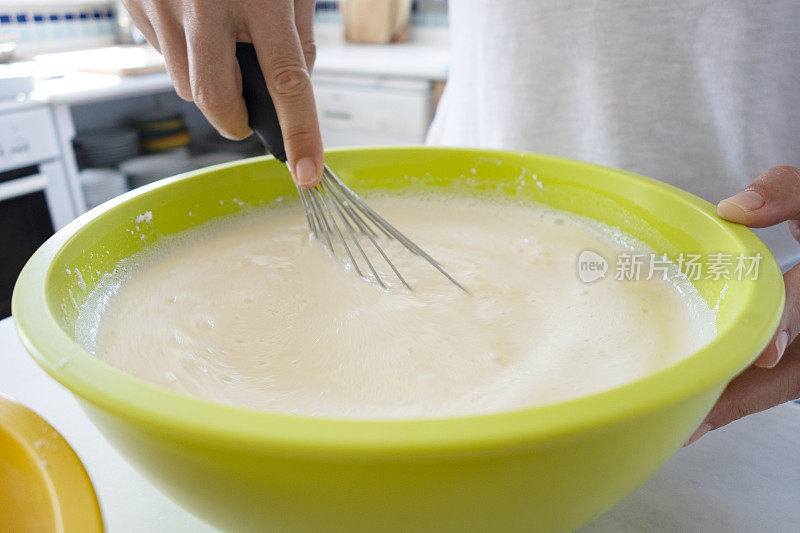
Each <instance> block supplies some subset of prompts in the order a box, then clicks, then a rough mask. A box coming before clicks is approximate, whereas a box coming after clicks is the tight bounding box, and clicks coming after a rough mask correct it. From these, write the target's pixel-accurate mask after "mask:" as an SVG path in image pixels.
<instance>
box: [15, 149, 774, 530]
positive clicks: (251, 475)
mask: <svg viewBox="0 0 800 533" xmlns="http://www.w3.org/2000/svg"><path fill="white" fill-rule="evenodd" d="M327 160H328V162H329V163H330V165H331V166H332V167H333V168H335V169H336V170H337V171H338V172H339V173H340V175H341V176H342V177H343V178H344V179H345V181H347V182H349V183H350V184H351V185H352V186H353V187H354V188H355V189H356V190H367V189H370V188H380V189H383V190H387V189H388V190H394V189H406V188H410V189H418V190H440V189H453V188H458V189H460V190H461V191H463V192H464V193H465V194H481V193H486V192H489V191H492V192H494V193H498V194H505V195H508V196H510V197H514V198H516V199H517V200H518V201H529V202H542V203H545V204H549V205H551V206H553V207H556V208H559V209H564V210H566V211H570V212H573V213H576V214H578V215H582V216H587V217H591V218H594V219H597V220H600V221H603V222H605V223H606V224H608V225H610V226H614V227H617V228H619V229H621V230H623V231H624V232H626V233H628V234H630V235H633V236H634V237H636V238H638V239H640V240H642V241H644V242H645V243H646V244H648V245H649V246H650V247H652V248H653V249H655V250H656V251H657V252H659V253H664V254H666V255H668V256H669V257H671V258H673V260H676V259H677V258H678V254H680V253H681V252H683V253H687V254H688V253H692V254H693V253H699V254H711V253H719V252H722V253H728V254H740V253H741V254H745V255H746V256H747V257H751V256H755V255H756V254H760V255H761V256H762V257H763V260H762V261H761V263H760V275H759V277H758V279H757V280H752V279H748V278H747V277H745V279H742V280H735V279H732V280H724V279H723V280H715V279H703V280H700V281H697V282H695V285H696V287H697V289H698V291H699V292H700V294H701V295H702V296H703V297H704V298H705V299H706V300H707V301H708V303H709V305H710V306H711V307H712V308H713V307H715V306H718V307H719V314H718V331H719V334H718V336H717V338H716V339H715V340H714V341H713V342H711V343H710V344H708V345H707V346H706V347H704V348H703V349H701V350H699V351H698V352H696V353H695V354H693V355H691V356H690V357H687V358H686V359H684V360H682V361H680V362H679V363H677V364H675V365H673V366H670V367H669V368H666V369H664V370H662V371H659V372H657V373H654V374H652V375H650V376H647V377H645V378H643V379H640V380H638V381H635V382H633V383H629V384H627V385H624V386H621V387H618V388H615V389H613V390H608V391H605V392H602V393H599V394H593V395H591V396H587V397H583V398H578V399H574V400H570V401H566V402H561V403H555V404H550V405H543V406H538V407H532V408H528V409H520V410H516V411H512V412H506V413H500V414H492V415H482V416H473V417H461V418H451V419H439V420H399V421H357V420H333V419H315V418H308V417H300V416H289V415H281V414H274V413H267V412H260V411H255V410H248V409H240V408H236V407H232V406H228V405H221V404H215V403H211V402H207V401H204V400H202V399H199V398H194V397H189V396H185V395H181V394H178V393H175V392H172V391H169V390H166V389H164V388H161V387H158V386H156V385H152V384H149V383H146V382H144V381H142V380H139V379H137V378H135V377H133V376H130V375H127V374H125V373H123V372H121V371H119V370H117V369H115V368H113V367H111V366H109V365H107V364H105V363H103V362H101V361H99V360H97V359H96V358H94V357H92V356H91V355H90V354H89V353H87V352H86V351H84V350H83V349H81V348H80V347H79V346H78V345H77V344H76V343H75V340H74V336H73V325H74V320H75V317H76V314H77V309H78V306H79V305H80V304H81V303H82V302H83V300H84V298H85V297H86V294H87V292H88V291H90V290H91V289H92V287H93V286H94V285H95V284H96V283H97V281H98V279H99V278H100V276H102V275H103V274H104V273H106V272H109V271H110V270H111V269H113V267H114V265H115V264H116V263H117V262H118V261H119V260H120V259H123V258H125V257H127V256H130V255H131V254H133V253H135V252H137V251H139V250H141V249H143V248H144V247H146V246H148V245H149V244H151V243H153V242H154V241H156V240H158V239H159V238H161V237H162V236H164V235H167V234H171V233H175V232H177V231H181V230H185V229H187V228H190V227H193V226H196V225H198V224H200V223H202V222H205V221H207V220H209V219H212V218H214V217H218V216H221V215H226V214H229V213H234V212H237V211H239V210H241V209H243V208H247V207H251V206H259V205H262V204H268V203H269V202H270V201H272V200H275V199H276V198H277V197H281V196H283V197H285V198H286V199H287V201H289V200H292V201H293V200H294V199H295V198H296V192H295V191H294V187H293V186H292V184H291V181H290V179H289V175H288V173H287V171H286V168H285V167H284V166H283V165H281V164H280V163H278V162H276V161H274V160H272V159H271V158H257V159H251V160H247V161H243V162H238V163H234V164H226V165H220V166H217V167H212V168H209V169H204V170H200V171H197V172H192V173H189V174H185V175H182V176H177V177H175V178H169V179H167V180H162V181H160V182H158V183H155V184H153V185H151V186H147V187H144V188H141V189H138V190H136V191H132V192H130V193H128V194H125V195H123V196H122V197H120V198H118V199H116V200H113V201H111V202H108V203H106V204H104V205H102V206H100V207H98V208H96V209H94V210H92V211H91V212H89V213H87V214H86V215H84V216H82V217H80V218H79V219H77V220H76V221H74V222H73V223H71V224H70V225H68V226H67V227H66V228H64V229H63V230H62V231H60V232H58V233H57V234H56V235H55V236H54V237H52V238H51V239H50V240H49V241H47V243H45V244H44V245H43V246H42V248H41V249H40V250H39V251H38V252H36V254H35V255H34V256H33V258H32V259H31V260H30V262H29V263H28V264H27V265H26V267H25V269H24V270H23V272H22V274H21V275H20V278H19V281H18V282H17V286H16V288H15V291H14V296H13V304H12V305H13V314H14V316H15V319H16V324H17V327H18V329H19V333H20V336H21V337H22V340H23V342H24V344H25V346H26V348H27V349H28V351H29V352H30V353H31V355H32V356H33V357H34V359H35V360H36V361H37V362H38V363H39V365H41V366H42V368H44V369H45V370H46V371H47V372H48V373H50V375H52V376H53V377H54V378H55V379H56V380H57V381H59V382H60V383H61V384H63V385H64V386H66V387H67V388H69V389H70V390H71V391H72V392H73V393H74V394H76V395H77V396H78V397H79V399H80V401H81V404H82V406H83V407H84V409H85V410H86V412H87V413H88V414H89V415H90V417H91V418H92V419H93V421H94V422H95V424H97V426H98V427H99V428H100V429H101V430H102V431H103V432H104V433H105V435H106V436H107V437H108V439H109V440H110V441H111V442H112V443H113V444H114V445H115V446H116V447H117V448H118V449H119V450H120V452H121V453H123V454H124V455H125V456H126V457H127V458H128V459H129V460H130V461H131V463H133V464H134V465H136V466H137V467H138V468H139V469H140V470H141V471H142V472H143V473H144V474H145V475H147V476H148V477H149V478H150V480H151V481H152V482H153V483H154V484H156V485H157V486H158V487H160V488H161V489H162V490H163V491H164V492H165V493H167V494H168V495H170V496H171V497H172V498H174V499H175V500H176V501H177V502H178V503H180V504H181V505H183V506H184V507H186V508H187V509H188V510H190V511H191V512H193V513H195V514H196V515H197V516H199V517H202V518H204V519H206V520H208V521H209V522H210V523H212V524H215V525H217V526H219V527H223V528H231V529H236V530H252V531H259V530H265V529H266V530H273V531H425V530H428V531H526V532H527V531H535V530H540V531H567V530H570V529H574V528H577V527H579V526H581V525H582V524H585V523H586V522H588V521H590V520H591V519H593V518H594V517H596V516H598V515H600V514H601V513H603V512H604V511H605V510H607V509H608V508H609V507H611V506H613V505H614V504H615V503H617V502H619V501H620V500H622V499H623V498H624V497H625V496H626V495H627V494H629V493H630V492H631V491H633V490H634V489H635V488H636V487H637V486H638V485H639V484H640V483H642V482H643V481H644V480H645V479H647V478H648V477H649V476H650V475H652V474H653V473H654V472H655V471H656V470H657V469H658V468H659V467H660V466H661V465H662V464H663V463H664V462H665V461H666V460H667V459H668V458H669V457H670V456H671V455H672V454H673V453H675V451H676V450H678V449H679V448H680V446H681V444H682V443H683V442H685V440H686V439H687V438H688V436H689V435H690V434H691V433H692V431H693V430H694V429H695V428H696V427H697V425H698V424H699V423H700V422H701V420H702V419H703V417H704V415H705V414H706V412H707V411H708V410H709V409H710V407H711V406H712V405H713V403H714V401H715V400H716V399H717V398H718V396H719V395H720V393H721V391H722V390H723V388H724V386H725V384H726V383H727V382H728V381H729V380H730V379H731V378H732V377H733V376H735V375H736V374H737V373H738V372H740V371H741V370H743V369H744V368H746V367H747V366H748V365H749V364H750V363H751V362H752V361H753V359H754V358H755V357H756V356H757V355H758V354H759V352H760V351H761V350H762V349H763V348H764V346H765V345H766V344H767V342H768V341H769V339H770V337H771V335H772V333H773V330H774V329H775V327H776V326H777V322H778V320H779V317H780V315H781V312H782V308H783V298H784V289H783V280H782V278H781V273H780V271H779V269H778V266H777V265H776V264H775V261H774V259H773V258H772V256H771V255H770V254H769V252H768V251H767V249H766V248H765V247H764V245H763V244H762V243H761V242H760V241H759V240H758V239H757V238H756V237H755V236H754V235H753V234H752V233H751V232H750V231H749V230H747V229H746V228H743V227H741V226H737V225H735V224H730V223H727V222H725V221H723V220H720V219H719V218H718V217H717V216H716V215H715V212H714V208H713V206H711V205H710V204H708V203H707V202H705V201H703V200H700V199H698V198H696V197H694V196H692V195H690V194H688V193H685V192H683V191H680V190H678V189H675V188H673V187H670V186H667V185H664V184H662V183H659V182H657V181H654V180H651V179H648V178H645V177H642V176H637V175H634V174H630V173H627V172H622V171H619V170H614V169H610V168H605V167H600V166H595V165H590V164H585V163H580V162H576V161H570V160H566V159H560V158H555V157H548V156H542V155H535V154H526V153H518V152H499V151H484V150H467V149H437V148H416V147H411V148H377V149H353V150H338V151H332V152H330V153H329V154H328V155H327ZM534 178H535V179H534ZM243 206H244V207H243Z"/></svg>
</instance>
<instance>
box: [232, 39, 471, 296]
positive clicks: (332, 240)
mask: <svg viewBox="0 0 800 533" xmlns="http://www.w3.org/2000/svg"><path fill="white" fill-rule="evenodd" d="M236 59H237V61H238V62H239V68H240V70H241V72H242V95H243V97H244V102H245V106H246V107H247V114H248V119H249V123H250V127H251V128H252V129H253V131H254V132H255V133H256V135H257V136H258V138H259V139H260V140H261V142H262V143H263V144H264V147H265V148H266V150H267V151H268V152H269V153H271V154H272V155H273V156H275V158H276V159H278V160H279V161H281V162H283V163H286V150H285V149H284V146H283V134H282V133H281V127H280V124H279V123H278V116H277V114H276V112H275V106H274V105H273V103H272V98H271V97H270V95H269V91H268V90H267V85H266V82H265V81H264V76H263V74H262V73H261V67H260V65H259V63H258V57H257V56H256V52H255V48H254V47H253V45H252V44H250V43H237V44H236ZM297 192H298V194H299V195H300V200H301V202H302V204H303V208H304V209H305V214H306V219H307V221H308V227H309V230H310V231H311V234H312V235H313V236H314V237H315V238H316V239H317V240H318V241H320V242H321V243H322V244H323V245H324V246H325V247H326V248H327V249H328V250H329V251H330V253H331V254H332V255H333V256H334V257H336V256H337V254H336V250H335V244H339V245H341V250H342V251H343V252H344V256H345V257H344V259H347V260H348V261H349V264H350V265H351V266H352V268H353V269H354V270H355V271H356V273H357V274H358V275H359V276H361V277H362V278H364V279H370V278H369V276H368V275H367V272H369V273H371V274H372V280H374V282H375V283H377V284H378V285H379V286H380V287H381V288H383V289H388V285H387V283H386V282H385V281H384V280H383V279H382V278H381V276H380V275H379V274H378V270H377V269H376V268H375V266H374V265H373V262H372V261H371V260H370V258H369V254H367V252H366V251H365V250H364V247H363V246H362V243H369V244H370V245H372V246H373V247H374V248H375V249H376V250H377V251H378V254H379V255H380V257H381V258H383V260H384V261H385V262H386V263H387V264H388V265H389V268H390V269H391V270H392V272H394V274H395V276H397V279H398V280H399V281H400V282H401V283H402V284H403V286H404V287H405V288H406V289H408V290H409V291H411V290H413V289H412V288H411V285H410V284H409V283H408V281H406V279H405V278H404V277H403V275H402V274H401V273H400V271H399V270H398V269H397V267H396V266H395V265H394V263H392V261H391V259H389V256H388V255H387V254H386V252H385V251H384V249H383V248H381V246H380V245H379V244H378V241H377V239H378V238H379V237H380V236H381V235H383V236H386V237H387V238H389V239H392V240H395V241H397V242H399V243H401V244H402V245H403V246H405V247H406V248H407V249H408V250H410V251H411V252H413V253H414V254H416V255H418V256H420V257H422V258H423V259H424V260H425V261H427V262H428V263H430V264H431V265H432V266H433V267H434V268H435V269H436V270H438V271H439V272H441V273H442V275H444V276H445V277H446V278H447V279H448V280H450V281H451V282H452V283H453V284H454V285H455V286H456V287H458V288H459V289H461V290H463V291H464V292H467V293H469V291H467V289H465V288H464V286H463V285H461V284H460V283H459V282H458V281H456V280H455V278H453V276H451V275H450V274H448V273H447V271H446V270H445V269H444V268H443V267H442V265H440V264H439V263H438V262H437V261H436V260H435V259H434V258H432V257H431V256H430V255H429V254H428V253H426V252H425V251H424V250H423V249H422V248H420V247H419V246H418V245H416V244H415V243H414V242H413V241H412V240H411V239H409V238H408V237H406V236H405V235H403V234H402V233H400V231H398V230H397V229H396V228H395V227H394V226H392V225H391V224H389V223H388V222H387V221H386V220H385V219H384V218H383V217H381V216H380V215H379V214H378V213H377V212H375V210H374V209H372V208H371V207H370V206H369V205H367V204H366V202H364V201H363V200H362V199H361V198H359V196H358V195H357V194H356V193H354V192H353V191H352V190H350V188H349V187H347V185H345V184H344V183H343V182H342V180H341V179H339V177H338V176H336V174H334V172H333V171H332V170H331V169H330V168H329V167H328V165H325V167H324V171H323V175H322V180H321V181H320V182H319V184H318V185H317V186H315V187H314V188H313V189H303V188H300V187H297ZM357 258H358V260H357ZM359 264H361V266H359ZM363 265H366V268H364V266H363Z"/></svg>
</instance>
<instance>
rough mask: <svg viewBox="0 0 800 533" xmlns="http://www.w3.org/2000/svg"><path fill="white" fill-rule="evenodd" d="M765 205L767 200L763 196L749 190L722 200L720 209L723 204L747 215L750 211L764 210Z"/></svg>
mask: <svg viewBox="0 0 800 533" xmlns="http://www.w3.org/2000/svg"><path fill="white" fill-rule="evenodd" d="M764 203H765V200H764V197H763V196H761V195H760V194H759V193H757V192H756V191H754V190H752V189H748V190H746V191H742V192H740V193H739V194H736V195H735V196H731V197H730V198H727V199H725V200H722V201H721V202H720V203H719V204H720V208H722V206H723V204H729V205H732V206H734V207H736V208H738V209H740V210H741V211H743V212H745V213H749V212H750V211H755V210H756V209H760V208H762V207H763V206H764Z"/></svg>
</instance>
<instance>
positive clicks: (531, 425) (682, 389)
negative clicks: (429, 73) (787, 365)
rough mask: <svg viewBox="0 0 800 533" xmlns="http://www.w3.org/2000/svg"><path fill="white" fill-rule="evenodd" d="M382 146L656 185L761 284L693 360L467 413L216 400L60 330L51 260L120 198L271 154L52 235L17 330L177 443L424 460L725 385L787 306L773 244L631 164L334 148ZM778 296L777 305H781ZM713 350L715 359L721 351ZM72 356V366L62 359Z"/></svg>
mask: <svg viewBox="0 0 800 533" xmlns="http://www.w3.org/2000/svg"><path fill="white" fill-rule="evenodd" d="M362 150H371V151H384V152H386V153H387V160H391V158H392V157H396V158H397V159H396V160H400V161H402V160H403V152H408V151H436V152H441V153H443V154H454V155H455V154H461V155H463V154H469V155H471V156H481V155H482V156H506V157H507V156H516V157H519V156H534V157H536V158H538V159H540V160H545V161H552V162H559V163H569V164H571V165H573V168H586V169H595V170H597V169H598V168H599V169H604V170H606V171H610V172H613V173H614V174H615V175H617V176H618V177H620V178H622V179H629V180H633V181H636V182H637V183H638V185H639V186H644V187H649V188H652V189H658V190H659V191H660V192H661V193H666V194H667V195H669V196H670V197H671V198H672V199H673V200H674V201H676V202H683V203H685V204H689V206H691V207H693V208H694V209H696V210H697V211H699V212H701V213H703V214H705V215H706V216H707V217H708V219H709V221H710V222H712V223H714V224H716V225H717V226H718V227H719V228H720V231H724V232H725V233H727V234H729V235H730V236H732V237H733V238H735V240H736V241H737V243H738V245H739V247H740V248H739V250H737V251H742V252H746V253H748V254H755V253H761V254H762V256H763V257H764V258H765V261H764V262H763V263H762V265H761V272H760V277H759V279H758V280H757V281H750V280H747V281H743V282H742V283H746V284H748V293H747V297H746V304H745V305H744V306H742V309H740V310H739V311H738V312H737V313H736V316H735V317H733V318H732V320H731V325H730V326H728V327H727V328H726V329H725V330H723V331H721V332H719V333H718V336H717V338H716V339H714V340H713V341H712V342H710V343H709V344H708V345H706V346H705V347H703V348H702V349H700V350H698V351H697V352H695V353H694V354H692V355H690V356H689V357H687V358H685V359H683V360H681V361H679V362H677V363H675V364H673V365H671V366H668V367H666V368H664V369H662V370H660V371H658V372H656V373H654V374H650V375H648V376H645V377H644V378H641V379H639V380H636V381H633V382H630V383H627V384H624V385H622V386H620V387H616V388H613V389H610V390H605V391H601V392H598V393H594V394H590V395H586V396H581V397H578V398H574V399H571V400H567V401H563V402H558V403H551V404H544V405H539V406H534V407H528V408H524V409H518V410H513V411H505V412H500V413H492V414H482V415H474V416H466V417H453V418H433V419H401V420H353V419H332V418H314V417H307V416H299V415H289V414H279V413H271V412H265V411H258V410H255V409H248V408H242V407H236V406H232V405H225V404H218V403H214V402H211V401H208V400H204V399H202V398H198V397H193V396H188V395H184V394H181V393H177V392H173V391H171V390H168V389H166V388H162V387H160V386H158V385H155V384H151V383H149V382H146V381H144V380H141V379H139V378H136V377H134V376H132V375H129V374H126V373H124V372H122V371H121V370H118V369H117V368H115V367H113V366H111V365H109V364H107V363H104V362H103V361H101V360H99V359H97V358H95V357H94V356H92V355H91V354H90V353H89V352H87V351H85V350H84V349H82V348H81V347H80V346H79V345H78V344H77V343H76V342H75V341H74V340H72V339H71V338H70V337H69V335H67V333H66V332H65V331H64V330H63V329H62V328H61V326H60V325H59V322H58V321H57V320H56V318H55V317H54V316H53V314H52V313H51V310H50V308H49V306H48V304H47V298H46V286H47V280H48V276H49V272H50V269H51V267H52V266H53V259H54V258H55V257H56V256H57V254H58V253H59V251H60V250H61V249H62V248H63V247H65V246H67V245H68V244H69V242H70V240H71V238H72V237H74V236H75V235H76V234H77V233H78V232H80V231H81V229H82V228H83V227H84V226H85V225H86V224H87V223H88V222H90V221H92V220H94V219H95V218H97V217H98V216H100V215H101V214H103V213H105V212H107V211H109V210H111V209H113V208H115V207H116V206H118V205H120V204H122V203H124V202H126V201H127V200H130V199H132V198H135V197H137V196H140V195H145V194H148V193H150V192H151V191H154V190H156V189H162V188H169V187H170V186H171V185H173V184H175V183H177V182H179V181H182V180H187V179H191V178H192V177H193V176H197V175H202V174H205V173H208V172H213V171H215V170H219V169H221V168H227V167H234V166H238V165H246V164H251V163H253V162H255V161H261V160H264V161H266V160H269V159H271V158H270V157H266V156H265V157H260V158H252V159H246V160H242V161H236V162H232V163H226V164H222V165H216V166H214V167H209V168H206V169H201V170H198V171H193V172H189V173H186V174H181V175H178V176H175V177H171V178H166V179H163V180H160V181H158V182H156V183H153V184H151V185H148V186H145V187H141V188H139V189H136V190H134V191H130V192H128V193H126V194H124V195H122V196H120V197H118V198H115V199H114V200H111V201H109V202H106V203H105V204H103V205H101V206H98V207H96V208H94V209H92V210H91V211H89V212H87V213H85V214H84V215H82V216H80V217H78V218H77V219H76V220H74V221H73V222H71V223H70V224H68V225H67V226H66V227H64V228H63V229H61V230H60V231H58V232H57V233H56V234H55V235H54V236H52V237H51V238H50V239H49V240H48V241H47V242H45V244H43V245H42V246H41V248H40V249H39V250H38V251H37V252H36V253H35V254H34V255H33V257H32V258H31V259H30V260H29V261H28V263H27V264H26V265H25V267H24V269H23V271H22V273H21V274H20V277H19V279H18V281H17V284H16V286H15V288H14V294H13V298H12V312H13V316H14V320H15V323H16V328H17V331H18V333H19V336H20V338H21V340H22V342H23V344H24V346H25V348H26V349H27V350H28V352H29V353H30V354H31V355H32V357H33V358H34V359H35V360H36V362H37V363H38V364H39V365H40V366H41V367H42V368H43V369H44V370H45V371H46V372H48V373H49V374H50V375H51V376H52V377H53V378H54V379H55V380H56V381H58V382H59V383H61V384H62V385H64V386H65V387H66V388H68V389H69V390H70V391H72V392H73V393H74V394H76V395H77V396H79V397H80V398H82V399H83V400H85V401H86V402H89V403H90V404H94V405H95V406H97V407H99V408H101V409H102V410H104V411H107V412H110V413H113V414H115V415H117V416H120V417H123V418H125V419H128V420H129V421H133V422H135V423H137V424H139V425H140V426H143V427H147V428H150V430H155V431H161V432H170V433H172V434H173V435H174V438H175V439H183V440H188V441H196V440H202V441H206V442H215V443H218V444H224V445H228V446H235V447H239V448H257V449H261V450H263V451H264V453H273V454H278V453H279V454H286V455H316V456H320V455H325V454H335V455H338V456H342V455H348V454H349V455H351V456H359V455H360V456H364V455H369V456H371V457H373V458H375V457H384V458H386V457H406V458H408V457H412V456H417V457H422V456H425V455H430V454H445V455H448V454H449V455H452V454H454V453H462V454H463V453H470V454H472V453H481V452H482V451H484V452H485V451H486V450H488V449H498V448H504V449H508V448H514V447H521V446H529V445H531V444H532V443H542V442H547V441H552V440H554V439H558V438H563V437H568V436H570V435H573V434H576V433H578V432H583V431H593V430H604V429H607V427H608V426H609V425H612V424H616V423H621V422H624V421H626V420H629V419H632V418H635V417H637V416H641V415H643V414H645V413H647V412H650V411H653V410H656V409H658V408H661V407H666V406H668V405H672V404H674V403H677V402H679V401H681V400H684V399H687V398H689V397H690V396H692V395H695V394H698V393H700V392H702V391H703V390H707V389H709V388H711V387H714V386H716V387H719V388H720V390H721V387H722V386H723V385H724V383H725V381H726V380H728V379H730V378H731V377H732V376H734V375H735V374H737V373H738V372H740V371H741V370H743V369H744V368H746V366H747V365H749V364H750V363H751V362H752V361H753V360H754V359H755V357H757V355H758V354H759V353H760V352H761V351H762V350H763V349H764V347H765V346H766V345H767V343H768V342H769V340H770V339H771V338H772V335H773V331H774V330H775V328H776V327H777V325H778V321H779V320H780V317H781V314H782V311H783V305H784V286H783V278H782V276H781V272H780V269H779V268H778V265H777V264H776V263H775V260H774V258H773V257H772V255H771V254H770V252H769V250H768V249H767V248H766V246H765V245H764V244H763V243H762V242H761V241H760V240H759V239H758V238H757V237H756V236H755V235H754V234H753V233H752V232H751V231H750V230H748V229H747V228H745V227H744V226H740V225H737V224H732V223H729V222H726V221H724V220H722V219H720V218H719V217H717V215H716V210H715V208H714V206H713V205H711V204H710V203H708V202H706V201H704V200H702V199H700V198H698V197H696V196H694V195H692V194H690V193H687V192H685V191H683V190H680V189H678V188H676V187H672V186H670V185H667V184H664V183H661V182H659V181H656V180H654V179H651V178H647V177H644V176H640V175H637V174H633V173H630V172H626V171H621V170H617V169H612V168H609V167H603V166H600V165H594V164H591V163H583V162H580V161H575V160H571V159H566V158H560V157H555V156H547V155H541V154H535V153H528V152H517V151H504V150H484V149H469V148H439V147H421V146H402V147H368V148H346V149H337V150H330V151H328V153H331V154H334V153H345V152H351V151H362ZM776 304H777V305H776ZM715 355H716V356H715ZM65 362H67V363H66V364H65Z"/></svg>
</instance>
